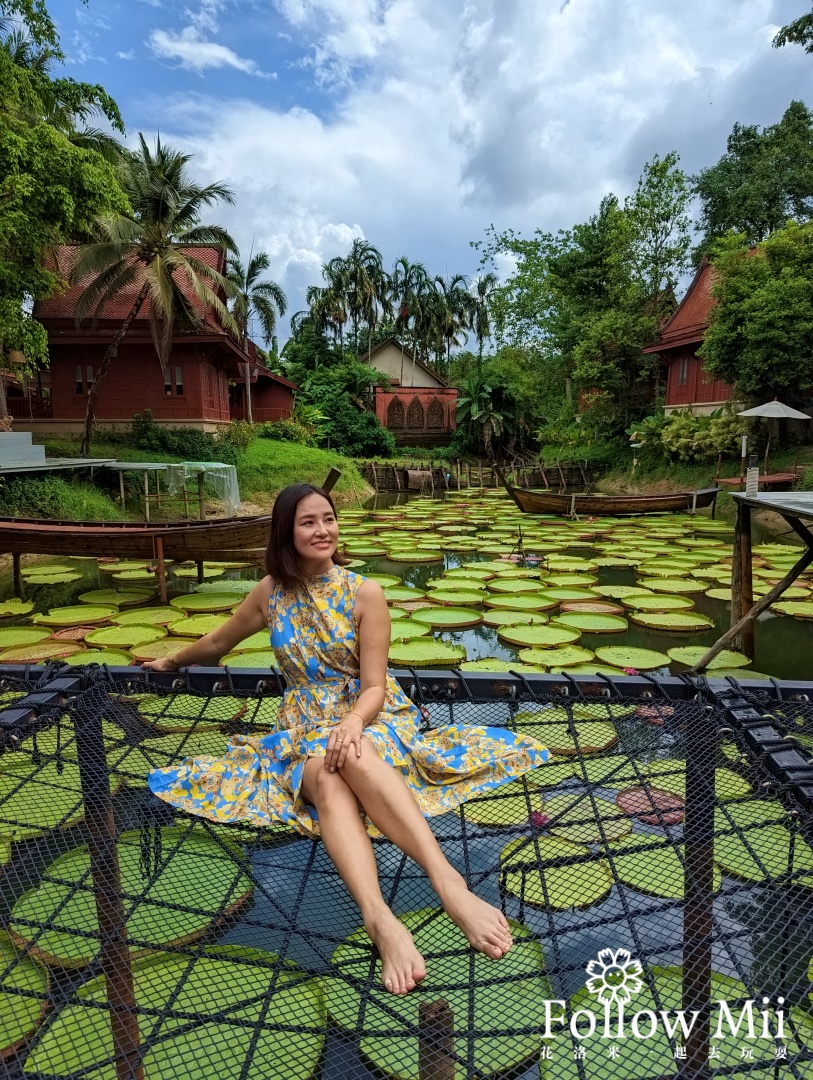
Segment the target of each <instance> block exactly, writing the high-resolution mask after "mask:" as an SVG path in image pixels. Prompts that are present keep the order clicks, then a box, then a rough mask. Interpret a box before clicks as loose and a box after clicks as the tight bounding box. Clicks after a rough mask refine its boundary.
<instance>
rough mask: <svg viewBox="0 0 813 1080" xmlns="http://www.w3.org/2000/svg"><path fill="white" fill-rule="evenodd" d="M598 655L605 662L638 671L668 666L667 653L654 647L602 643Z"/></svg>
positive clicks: (597, 651)
mask: <svg viewBox="0 0 813 1080" xmlns="http://www.w3.org/2000/svg"><path fill="white" fill-rule="evenodd" d="M596 656H597V657H598V658H599V660H602V661H603V662H604V663H605V664H612V665H613V667H618V668H634V669H635V670H636V671H654V669H655V668H661V667H668V666H669V657H668V656H667V655H666V653H660V652H655V650H654V649H636V648H634V647H633V646H629V645H602V646H601V648H598V649H596Z"/></svg>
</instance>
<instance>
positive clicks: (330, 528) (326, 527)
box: [294, 494, 339, 562]
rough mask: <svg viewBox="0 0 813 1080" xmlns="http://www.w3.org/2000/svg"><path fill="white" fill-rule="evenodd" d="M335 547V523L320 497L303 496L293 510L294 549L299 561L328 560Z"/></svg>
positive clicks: (337, 533) (323, 499) (337, 528)
mask: <svg viewBox="0 0 813 1080" xmlns="http://www.w3.org/2000/svg"><path fill="white" fill-rule="evenodd" d="M338 543H339V523H338V521H337V520H336V515H335V514H334V513H333V508H332V507H331V505H330V503H329V502H328V501H327V499H326V498H324V496H322V495H316V494H313V495H306V496H305V498H304V499H301V500H300V502H299V504H298V506H297V508H296V517H295V518H294V547H295V548H296V553H297V555H298V556H299V558H300V559H303V560H307V561H309V562H315V561H319V560H326V559H330V560H332V557H333V554H334V552H335V551H336V548H337V546H338Z"/></svg>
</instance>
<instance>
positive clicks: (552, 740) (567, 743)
mask: <svg viewBox="0 0 813 1080" xmlns="http://www.w3.org/2000/svg"><path fill="white" fill-rule="evenodd" d="M514 722H515V724H516V729H517V731H519V732H521V733H522V734H525V735H532V736H533V737H534V738H535V739H539V741H540V742H541V743H544V745H545V746H547V747H548V749H549V750H550V751H551V752H552V753H554V754H562V755H565V756H570V755H575V754H598V753H600V752H601V751H602V750H608V749H609V748H610V747H611V746H614V745H615V744H616V743H617V742H618V735H617V733H616V730H615V727H614V725H613V724H610V723H608V722H607V721H605V720H594V721H591V720H575V721H570V722H568V718H567V713H566V712H565V710H564V709H543V710H542V711H541V712H518V713H517V715H516V716H515V717H514Z"/></svg>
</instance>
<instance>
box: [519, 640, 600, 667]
mask: <svg viewBox="0 0 813 1080" xmlns="http://www.w3.org/2000/svg"><path fill="white" fill-rule="evenodd" d="M519 658H520V660H521V661H522V663H523V664H541V665H544V666H545V667H546V668H552V667H562V668H570V667H576V666H577V665H578V664H586V663H587V662H588V661H590V660H592V659H593V653H592V652H591V651H590V649H583V648H582V647H581V645H559V646H557V647H554V648H552V649H522V650H520V654H519Z"/></svg>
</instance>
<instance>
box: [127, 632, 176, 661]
mask: <svg viewBox="0 0 813 1080" xmlns="http://www.w3.org/2000/svg"><path fill="white" fill-rule="evenodd" d="M189 644H191V642H190V641H189V638H180V637H177V638H176V637H165V638H158V639H157V640H156V641H144V642H142V643H141V644H140V645H133V647H132V648H131V649H130V654H131V655H132V658H133V660H137V661H138V663H139V664H141V663H143V662H144V661H145V660H162V659H163V658H164V657H165V656H174V655H175V653H176V652H178V650H179V649H185V648H186V646H187V645H189Z"/></svg>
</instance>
